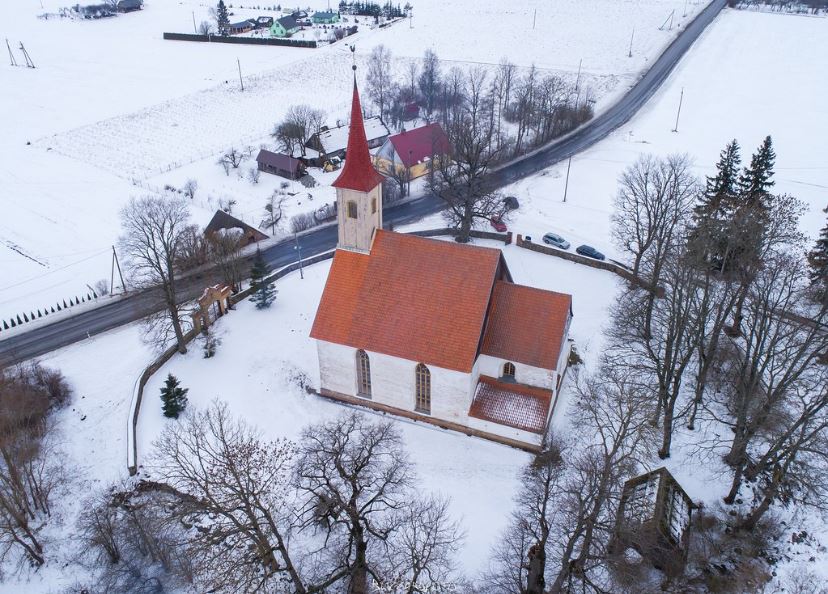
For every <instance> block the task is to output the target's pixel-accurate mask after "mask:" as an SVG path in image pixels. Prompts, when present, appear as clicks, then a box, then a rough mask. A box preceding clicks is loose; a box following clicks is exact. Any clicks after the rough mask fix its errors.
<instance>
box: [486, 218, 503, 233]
mask: <svg viewBox="0 0 828 594" xmlns="http://www.w3.org/2000/svg"><path fill="white" fill-rule="evenodd" d="M489 223H491V225H492V227H494V230H495V231H497V232H498V233H506V223H504V222H503V221H502V220H501V219H500V217H492V218H491V219H490V220H489Z"/></svg>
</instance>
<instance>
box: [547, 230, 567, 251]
mask: <svg viewBox="0 0 828 594" xmlns="http://www.w3.org/2000/svg"><path fill="white" fill-rule="evenodd" d="M543 243H545V244H547V245H551V246H553V247H556V248H561V249H562V250H568V249H569V242H568V241H567V240H565V239H564V238H563V237H561V236H560V235H558V234H557V233H547V234H546V235H544V236H543Z"/></svg>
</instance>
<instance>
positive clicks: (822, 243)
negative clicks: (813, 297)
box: [808, 223, 828, 300]
mask: <svg viewBox="0 0 828 594" xmlns="http://www.w3.org/2000/svg"><path fill="white" fill-rule="evenodd" d="M808 266H810V268H811V272H810V278H811V285H813V286H814V288H815V289H816V290H817V294H818V295H819V298H820V300H826V298H828V223H826V224H825V227H823V228H822V231H820V232H819V239H817V241H816V245H814V249H812V250H811V251H810V252H809V253H808Z"/></svg>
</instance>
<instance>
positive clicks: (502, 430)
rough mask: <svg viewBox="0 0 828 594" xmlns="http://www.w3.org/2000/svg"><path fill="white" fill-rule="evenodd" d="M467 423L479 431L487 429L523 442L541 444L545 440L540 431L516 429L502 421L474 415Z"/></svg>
mask: <svg viewBox="0 0 828 594" xmlns="http://www.w3.org/2000/svg"><path fill="white" fill-rule="evenodd" d="M467 425H468V426H469V427H471V428H472V429H477V430H478V431H485V432H486V433H492V434H494V435H499V436H500V437H506V438H508V439H514V440H517V441H522V442H523V443H530V444H534V445H541V442H542V441H543V436H542V435H540V434H538V433H531V432H529V431H523V430H522V429H514V428H512V427H507V426H506V425H501V424H500V423H492V422H490V421H484V420H482V419H476V418H474V417H469V419H468V423H467Z"/></svg>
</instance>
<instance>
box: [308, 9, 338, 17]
mask: <svg viewBox="0 0 828 594" xmlns="http://www.w3.org/2000/svg"><path fill="white" fill-rule="evenodd" d="M335 16H338V15H337V13H335V12H332V11H331V12H328V11H325V10H319V11H317V12H314V13H313V18H316V19H332V18H334V17H335Z"/></svg>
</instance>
